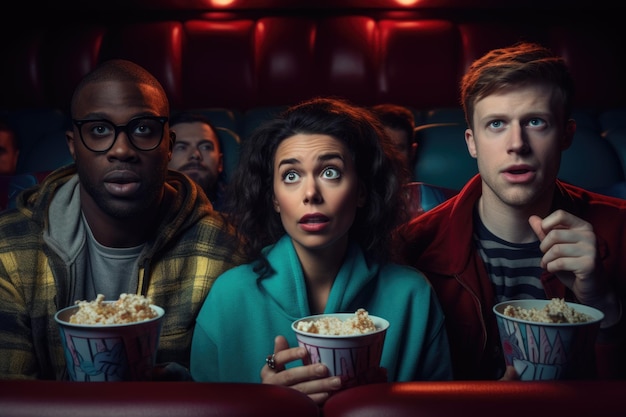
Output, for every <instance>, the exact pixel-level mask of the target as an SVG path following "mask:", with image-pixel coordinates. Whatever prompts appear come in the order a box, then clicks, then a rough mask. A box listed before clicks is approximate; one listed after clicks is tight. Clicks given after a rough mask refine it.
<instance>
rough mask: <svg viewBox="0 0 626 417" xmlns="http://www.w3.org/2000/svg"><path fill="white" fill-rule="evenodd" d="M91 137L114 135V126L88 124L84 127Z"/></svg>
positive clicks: (99, 123) (102, 123) (97, 123)
mask: <svg viewBox="0 0 626 417" xmlns="http://www.w3.org/2000/svg"><path fill="white" fill-rule="evenodd" d="M83 131H86V132H87V133H88V134H89V135H90V136H95V137H98V136H108V135H112V134H113V131H114V129H113V126H111V125H110V124H109V123H106V122H91V123H86V124H85V126H84V130H83Z"/></svg>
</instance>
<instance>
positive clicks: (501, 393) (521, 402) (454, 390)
mask: <svg viewBox="0 0 626 417" xmlns="http://www.w3.org/2000/svg"><path fill="white" fill-rule="evenodd" d="M625 389H626V383H625V382H623V381H619V382H617V381H568V382H559V381H555V382H528V381H506V382H503V381H453V382H400V383H388V384H373V385H364V386H360V387H355V388H351V389H348V390H345V391H341V392H339V393H337V394H335V395H334V396H332V397H331V398H330V399H328V401H327V402H326V404H325V405H324V417H380V416H394V417H415V416H419V417H440V416H463V417H485V416H499V415H502V416H506V417H528V416H567V417H589V416H603V417H612V416H623V415H624V405H623V401H622V396H623V393H624V390H625Z"/></svg>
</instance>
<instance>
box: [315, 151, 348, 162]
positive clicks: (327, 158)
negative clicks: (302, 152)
mask: <svg viewBox="0 0 626 417" xmlns="http://www.w3.org/2000/svg"><path fill="white" fill-rule="evenodd" d="M318 159H319V160H320V161H322V162H325V161H330V160H332V159H339V160H340V161H342V162H343V160H344V158H343V155H342V154H340V153H334V152H333V153H327V154H323V155H320V156H319V158H318Z"/></svg>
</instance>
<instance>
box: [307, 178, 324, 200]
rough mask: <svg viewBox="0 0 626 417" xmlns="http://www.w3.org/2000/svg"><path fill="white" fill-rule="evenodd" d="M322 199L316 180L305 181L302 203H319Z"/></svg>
mask: <svg viewBox="0 0 626 417" xmlns="http://www.w3.org/2000/svg"><path fill="white" fill-rule="evenodd" d="M322 201H323V199H322V195H321V194H320V192H319V189H318V186H317V182H316V181H315V180H308V181H306V184H305V185H304V200H303V202H304V204H320V203H321V202H322Z"/></svg>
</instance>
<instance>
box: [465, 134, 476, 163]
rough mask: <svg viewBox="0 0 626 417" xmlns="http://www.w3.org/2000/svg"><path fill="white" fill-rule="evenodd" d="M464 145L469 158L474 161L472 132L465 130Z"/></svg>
mask: <svg viewBox="0 0 626 417" xmlns="http://www.w3.org/2000/svg"><path fill="white" fill-rule="evenodd" d="M465 144H466V145H467V151H468V152H469V154H470V156H471V157H472V158H474V159H476V140H475V139H474V131H473V130H472V129H465Z"/></svg>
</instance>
